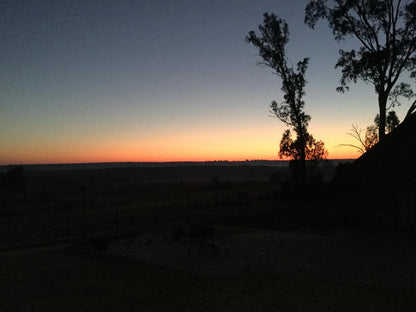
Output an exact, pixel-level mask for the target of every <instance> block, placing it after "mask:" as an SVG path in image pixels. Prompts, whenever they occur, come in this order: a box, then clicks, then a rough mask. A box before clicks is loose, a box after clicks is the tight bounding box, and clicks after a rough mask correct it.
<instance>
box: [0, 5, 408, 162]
mask: <svg viewBox="0 0 416 312" xmlns="http://www.w3.org/2000/svg"><path fill="white" fill-rule="evenodd" d="M307 2H308V1H300V0H296V1H293V0H271V1H248V0H246V1H244V0H240V1H237V0H235V1H232V0H228V1H227V0H210V1H202V0H193V1H191V0H190V1H181V0H175V1H168V0H165V1H161V0H152V1H150V0H149V1H147V0H146V1H145V0H131V1H128V0H114V1H105V0H101V1H93V0H91V1H87V0H85V1H83V0H73V1H65V0H60V1H54V0H50V1H47V0H45V1H40V0H39V1H36V0H31V1H23V0H12V1H9V0H5V1H2V2H1V4H0V33H1V35H0V41H1V42H0V46H1V47H0V49H1V53H0V164H16V163H77V162H112V161H117V162H118V161H191V160H194V161H201V160H245V159H277V153H278V144H279V141H280V138H281V136H282V132H283V131H284V130H285V129H286V127H285V126H284V125H283V124H282V123H281V122H279V121H278V120H277V119H276V118H272V117H270V114H269V103H270V102H271V101H272V100H277V101H281V99H282V96H283V94H282V92H281V91H280V81H279V79H278V78H277V76H275V75H273V74H272V72H271V70H270V69H269V68H265V67H262V66H259V65H256V63H257V62H258V61H259V60H260V59H259V57H258V55H257V51H256V50H255V48H254V47H253V46H250V45H248V44H247V43H245V41H244V38H245V36H246V35H247V33H248V32H249V31H250V30H257V27H258V25H259V24H261V23H262V15H263V13H264V12H266V11H268V12H273V13H276V14H278V15H279V16H280V17H282V18H284V19H285V20H286V21H287V22H288V24H289V29H290V33H291V37H290V42H289V44H288V51H287V54H288V56H289V57H290V58H291V59H292V61H293V63H296V62H297V61H299V60H301V59H302V58H303V57H310V66H309V68H308V71H307V80H308V84H307V88H306V92H307V94H306V98H305V100H306V111H307V113H309V114H310V115H311V116H312V121H311V123H310V127H309V130H310V132H311V133H312V134H313V135H314V137H315V138H316V139H321V140H323V141H324V142H325V145H326V147H327V149H328V151H329V158H356V157H357V156H359V154H358V153H357V152H356V151H354V150H353V149H351V148H346V147H337V146H338V145H339V144H341V143H354V141H353V139H351V138H350V137H349V136H348V135H347V134H346V133H347V132H348V131H349V130H350V128H351V125H352V124H357V125H358V126H360V127H361V128H365V127H366V126H367V125H369V124H370V123H372V121H373V118H374V116H375V114H376V113H377V96H376V94H375V93H374V91H373V87H372V86H371V85H365V84H364V83H359V84H356V85H352V86H351V91H350V92H348V93H345V94H339V93H337V92H336V91H335V89H336V87H337V86H338V81H339V78H340V70H339V69H334V65H335V63H336V60H337V58H338V49H339V48H345V47H347V46H346V44H352V43H353V41H351V42H350V41H348V42H345V43H342V44H337V43H336V42H335V41H334V39H333V37H332V34H331V32H330V30H329V29H328V27H327V25H326V24H325V23H320V24H318V26H317V27H316V29H315V30H311V29H309V28H307V26H306V25H304V23H303V18H304V8H305V5H306V3H307ZM407 107H408V105H403V106H402V107H401V108H399V109H398V110H397V112H398V115H399V117H400V118H401V119H403V116H404V114H405V111H406V109H407Z"/></svg>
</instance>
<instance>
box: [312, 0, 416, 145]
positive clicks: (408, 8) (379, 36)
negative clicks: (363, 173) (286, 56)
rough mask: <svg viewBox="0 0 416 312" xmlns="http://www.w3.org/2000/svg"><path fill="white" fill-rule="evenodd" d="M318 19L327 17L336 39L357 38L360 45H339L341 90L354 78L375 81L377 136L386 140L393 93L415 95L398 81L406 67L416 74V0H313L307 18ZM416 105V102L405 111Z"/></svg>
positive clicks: (346, 87) (338, 65)
mask: <svg viewBox="0 0 416 312" xmlns="http://www.w3.org/2000/svg"><path fill="white" fill-rule="evenodd" d="M319 19H326V20H327V21H328V24H329V27H330V28H331V30H332V32H333V34H334V36H335V39H336V40H337V41H342V40H345V39H346V38H348V37H353V38H355V39H357V40H358V42H359V44H360V47H359V49H358V50H355V49H353V50H350V51H344V50H342V49H341V50H339V54H340V57H339V59H338V62H337V64H336V65H335V67H341V68H342V76H341V80H340V84H341V85H340V87H338V88H337V90H338V91H340V92H344V91H345V90H348V84H349V83H350V82H354V83H355V82H357V80H359V79H360V80H363V81H365V82H370V83H372V84H373V85H374V88H375V92H376V93H377V95H378V107H379V115H380V125H379V138H380V140H383V139H384V137H385V131H386V112H387V109H388V101H389V98H390V99H391V97H392V96H393V95H395V96H396V97H397V96H404V97H406V98H408V99H410V98H411V97H413V95H414V94H413V91H412V89H411V87H410V85H409V84H408V83H405V82H399V78H400V76H401V75H402V73H404V72H408V73H409V74H410V76H411V77H416V1H414V0H412V1H401V0H315V1H310V2H309V4H308V5H307V6H306V9H305V23H306V24H307V25H309V26H310V27H312V28H313V27H314V26H315V24H316V23H317V21H318V20H319ZM393 93H394V94H393ZM394 104H395V102H394V101H392V105H393V106H394ZM415 110H416V102H414V103H413V104H412V105H411V107H410V109H409V111H408V114H407V115H410V114H411V113H412V112H413V111H415Z"/></svg>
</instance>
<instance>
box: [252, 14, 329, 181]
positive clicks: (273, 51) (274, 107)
mask: <svg viewBox="0 0 416 312" xmlns="http://www.w3.org/2000/svg"><path fill="white" fill-rule="evenodd" d="M263 18H264V19H263V24H262V25H259V27H258V28H259V33H260V34H259V35H257V34H256V33H255V32H254V31H250V32H249V34H248V36H247V37H246V42H247V43H251V44H253V45H254V46H255V47H256V48H257V49H258V50H259V55H260V56H261V58H262V61H261V62H260V64H263V65H265V66H267V67H270V68H271V69H272V70H273V71H274V73H275V74H276V75H277V76H278V77H279V78H280V79H281V81H282V87H281V90H282V91H283V92H284V100H283V102H281V103H278V102H276V101H273V102H272V103H271V104H270V107H271V112H272V113H273V114H274V115H275V116H276V117H277V118H278V119H279V120H281V121H282V122H283V123H285V124H286V125H287V126H288V127H290V128H292V129H293V131H294V132H295V134H296V139H295V140H293V139H292V137H291V132H290V130H286V131H285V132H284V133H283V137H282V139H281V142H280V151H279V156H280V157H283V156H287V157H290V158H292V159H293V162H292V169H293V171H294V176H295V180H296V182H298V183H299V184H302V185H303V184H305V181H306V160H307V159H313V158H316V159H320V158H323V157H325V155H326V151H325V149H324V144H323V142H321V141H319V142H316V141H315V140H314V138H313V137H312V135H310V134H309V133H308V124H309V121H310V120H311V117H310V116H309V115H308V114H306V113H305V111H304V108H305V102H304V100H303V97H304V95H305V90H304V88H305V85H306V80H305V73H306V69H307V67H308V62H309V58H304V59H303V60H302V61H300V62H298V63H297V67H296V69H294V68H293V66H292V62H291V61H290V60H289V59H288V58H287V57H286V44H287V43H288V41H289V27H288V25H287V23H286V22H285V21H284V20H283V19H281V18H279V17H277V16H276V15H275V14H269V13H265V14H264V15H263Z"/></svg>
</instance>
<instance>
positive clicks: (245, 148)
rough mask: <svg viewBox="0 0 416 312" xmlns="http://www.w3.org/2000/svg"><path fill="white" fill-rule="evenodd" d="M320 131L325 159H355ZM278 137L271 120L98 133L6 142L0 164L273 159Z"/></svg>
mask: <svg viewBox="0 0 416 312" xmlns="http://www.w3.org/2000/svg"><path fill="white" fill-rule="evenodd" d="M317 132H318V131H317ZM333 132H334V131H333ZM326 133H331V132H329V131H328V132H326ZM323 134H325V133H317V136H316V137H317V138H320V137H322V140H323V141H324V142H325V146H326V149H327V150H328V152H329V153H328V159H355V158H358V157H359V156H360V155H359V153H357V152H356V151H355V150H354V149H352V148H348V147H340V146H339V142H342V141H343V140H342V139H341V140H340V139H339V138H337V137H332V136H330V135H327V136H326V137H325V138H323ZM279 141H280V134H279V130H278V129H277V131H276V124H275V123H271V124H270V125H269V126H262V127H257V128H256V127H251V126H249V127H247V126H246V127H240V128H236V127H233V128H228V129H227V128H226V129H221V130H219V129H214V128H213V129H203V130H199V131H191V130H190V131H188V132H186V131H177V132H173V133H159V134H157V135H153V136H152V137H140V136H139V137H138V136H137V135H135V134H134V133H133V134H131V133H129V134H128V135H124V136H123V135H114V136H111V135H109V134H102V135H97V136H89V137H84V138H78V137H72V138H68V139H66V140H63V139H62V140H61V141H56V140H55V141H52V140H51V141H50V142H48V141H47V140H44V141H40V140H38V141H36V143H34V141H30V142H21V143H16V142H12V143H10V144H9V146H8V148H7V149H6V150H5V152H2V153H1V155H0V165H9V164H56V163H60V164H63V163H98V162H100V163H101V162H176V161H216V160H228V161H245V160H256V159H257V160H258V159H263V160H279V158H278V148H279V147H278V144H279ZM6 143H7V142H6ZM346 143H348V142H346Z"/></svg>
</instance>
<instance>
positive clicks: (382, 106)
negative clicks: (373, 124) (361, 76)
mask: <svg viewBox="0 0 416 312" xmlns="http://www.w3.org/2000/svg"><path fill="white" fill-rule="evenodd" d="M387 98H388V94H384V92H383V93H379V95H378V107H379V110H380V123H379V127H378V139H379V141H380V142H381V141H383V140H384V138H385V136H386V107H387Z"/></svg>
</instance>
